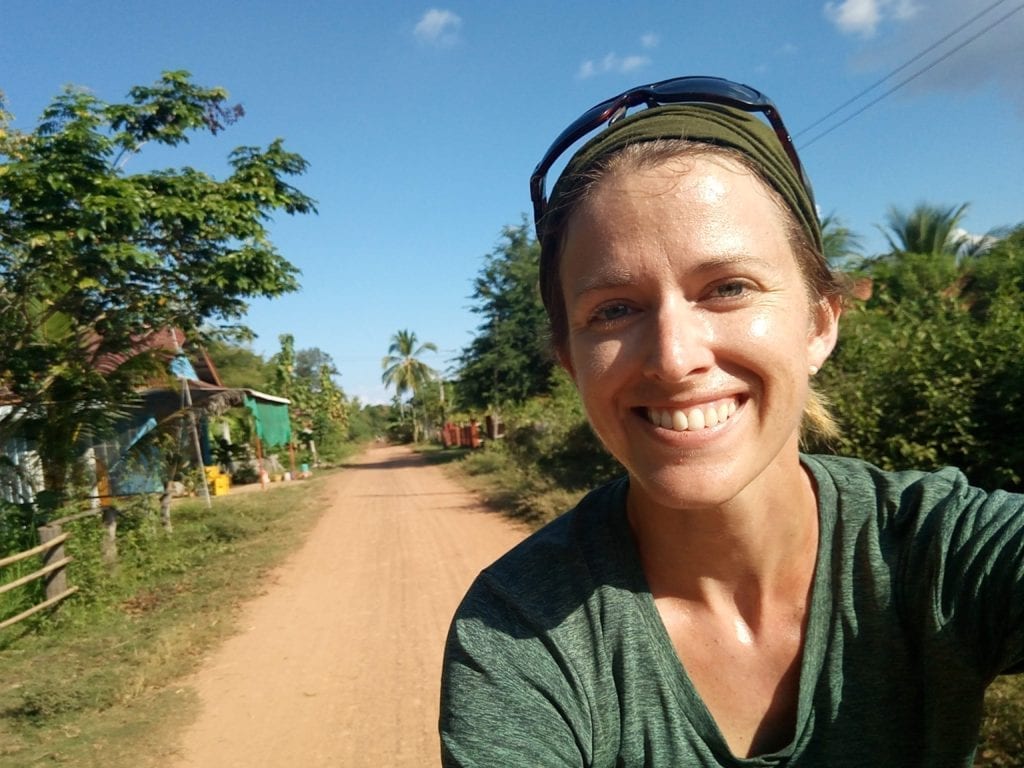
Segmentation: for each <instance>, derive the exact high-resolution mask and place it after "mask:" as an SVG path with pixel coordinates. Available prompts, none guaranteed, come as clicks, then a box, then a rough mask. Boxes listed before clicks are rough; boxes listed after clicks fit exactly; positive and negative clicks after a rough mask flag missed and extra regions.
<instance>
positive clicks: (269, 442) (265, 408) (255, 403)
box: [245, 394, 292, 448]
mask: <svg viewBox="0 0 1024 768" xmlns="http://www.w3.org/2000/svg"><path fill="white" fill-rule="evenodd" d="M245 407H246V408H248V409H249V410H250V411H252V415H253V419H254V420H255V421H256V436H257V437H259V439H260V440H261V441H262V443H263V445H264V446H266V447H267V448H272V447H274V446H275V445H288V444H289V443H290V442H291V439H292V425H291V420H290V419H289V418H288V401H287V400H284V399H283V398H281V401H280V402H269V401H267V400H263V399H261V400H254V399H253V398H252V397H250V396H249V395H248V394H246V396H245Z"/></svg>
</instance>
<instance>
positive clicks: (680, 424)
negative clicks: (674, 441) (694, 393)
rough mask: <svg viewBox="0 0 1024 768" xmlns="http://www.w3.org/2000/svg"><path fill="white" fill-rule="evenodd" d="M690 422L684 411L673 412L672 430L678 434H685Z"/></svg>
mask: <svg viewBox="0 0 1024 768" xmlns="http://www.w3.org/2000/svg"><path fill="white" fill-rule="evenodd" d="M689 423H690V422H688V421H687V420H686V414H685V413H683V412H682V411H672V429H674V430H675V431H676V432H685V431H686V427H687V426H688V425H689Z"/></svg>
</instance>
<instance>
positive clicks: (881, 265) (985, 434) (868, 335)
mask: <svg viewBox="0 0 1024 768" xmlns="http://www.w3.org/2000/svg"><path fill="white" fill-rule="evenodd" d="M936 261H944V264H943V265H942V266H941V267H940V268H936ZM866 268H867V269H868V272H869V274H870V275H871V276H872V278H873V279H874V283H875V289H876V290H875V292H874V295H873V296H872V298H871V300H870V301H868V302H865V303H863V304H855V305H853V306H851V307H849V308H848V310H847V312H846V313H845V315H844V317H843V327H842V331H841V333H840V336H839V343H838V345H837V348H836V351H835V353H834V354H833V356H832V358H831V360H830V361H829V363H828V365H826V366H825V367H824V369H823V370H822V372H821V374H820V375H819V380H820V384H821V385H822V387H823V389H824V391H825V392H826V394H828V395H829V396H830V398H831V399H832V401H833V403H834V405H835V409H836V412H837V416H838V418H839V421H840V423H841V425H842V435H841V437H840V439H839V443H838V444H837V445H836V446H834V447H835V448H836V449H837V450H838V451H839V452H840V453H846V454H850V455H857V456H862V457H864V458H866V459H868V460H869V461H872V462H874V463H877V464H879V465H881V466H883V467H887V468H906V467H920V468H938V467H940V466H943V465H947V464H951V465H955V466H957V467H960V468H961V469H963V470H964V472H965V473H966V474H967V476H968V477H969V478H970V479H971V480H972V482H974V483H976V484H978V485H981V486H983V487H987V488H1004V489H1007V490H1020V489H1021V488H1022V487H1024V477H1022V474H1024V473H1022V471H1021V467H1022V466H1024V444H1022V442H1021V441H1020V440H1019V439H1017V438H1016V436H1017V435H1019V434H1021V432H1022V430H1024V368H1022V366H1021V362H1020V360H1021V357H1020V349H1021V344H1022V341H1024V314H1022V313H1021V311H1020V308H1021V306H1024V230H1018V231H1017V232H1015V233H1012V234H1011V235H1010V236H1009V237H1007V238H1004V239H1003V240H1001V241H999V242H998V243H996V244H995V245H994V246H993V247H992V248H991V249H990V250H989V251H988V252H987V253H985V254H982V255H979V256H977V257H975V258H972V259H967V260H964V261H962V262H961V263H960V264H959V265H956V264H955V263H952V262H951V260H950V259H945V260H942V259H939V260H936V259H935V258H934V256H932V255H928V254H912V253H908V254H904V256H903V257H901V258H899V259H898V260H881V261H878V262H870V263H868V264H867V266H866Z"/></svg>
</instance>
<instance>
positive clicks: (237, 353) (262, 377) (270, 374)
mask: <svg viewBox="0 0 1024 768" xmlns="http://www.w3.org/2000/svg"><path fill="white" fill-rule="evenodd" d="M206 352H207V354H208V355H209V356H210V359H211V360H213V362H214V365H216V366H217V373H218V374H220V379H221V381H223V382H224V385H225V386H228V387H249V388H250V389H257V390H260V391H261V392H267V391H269V390H270V389H272V388H273V381H274V371H273V366H271V365H270V364H269V363H268V362H267V361H266V360H264V359H263V356H262V355H260V354H259V353H257V352H255V351H253V349H252V348H251V347H249V346H247V345H242V344H237V343H234V342H231V341H228V340H225V339H210V340H209V341H208V342H207V343H206Z"/></svg>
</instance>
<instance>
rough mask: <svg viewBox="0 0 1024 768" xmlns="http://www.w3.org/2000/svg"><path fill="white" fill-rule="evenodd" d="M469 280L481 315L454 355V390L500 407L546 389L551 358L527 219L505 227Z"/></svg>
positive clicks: (484, 405) (483, 405) (470, 402)
mask: <svg viewBox="0 0 1024 768" xmlns="http://www.w3.org/2000/svg"><path fill="white" fill-rule="evenodd" d="M502 236H503V238H504V239H503V242H501V243H500V244H499V245H498V247H497V248H495V249H494V251H492V252H491V253H490V254H488V255H487V257H486V259H485V263H484V267H483V269H482V270H481V271H480V274H479V275H478V276H477V278H476V280H475V281H474V283H473V294H472V297H471V298H472V299H473V301H474V306H473V311H474V312H476V313H477V314H478V315H480V316H481V317H482V318H483V322H482V323H481V324H480V326H479V327H478V328H477V334H476V336H475V337H474V338H473V340H472V342H470V344H469V346H467V347H466V348H465V349H464V350H463V351H462V355H461V357H460V359H459V378H458V385H457V386H458V390H459V395H460V399H461V401H462V402H464V403H465V404H466V406H467V407H476V408H480V409H490V408H499V409H500V408H501V407H502V406H505V405H509V404H513V403H518V402H522V401H524V400H526V399H528V398H530V397H532V396H535V395H542V394H545V393H547V392H549V391H550V388H551V384H550V379H551V373H552V368H553V366H554V359H553V356H552V355H551V353H550V351H549V348H548V322H547V316H546V314H545V312H544V305H543V303H542V302H541V298H540V290H539V288H538V282H537V280H538V278H537V269H538V264H539V261H540V245H539V244H538V243H537V241H536V240H535V239H533V238H532V237H531V236H530V234H529V229H528V228H527V225H526V224H525V223H524V224H521V225H520V226H518V227H506V228H505V230H504V232H503V233H502Z"/></svg>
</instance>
